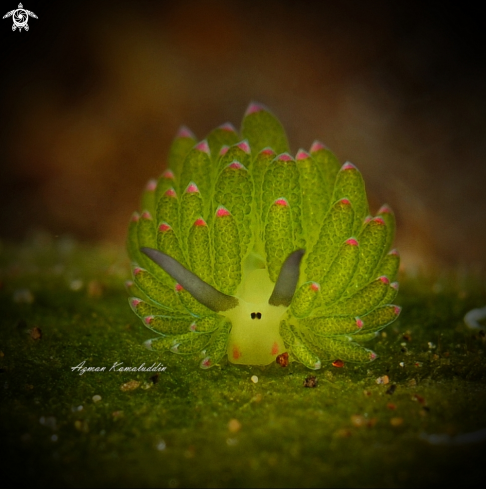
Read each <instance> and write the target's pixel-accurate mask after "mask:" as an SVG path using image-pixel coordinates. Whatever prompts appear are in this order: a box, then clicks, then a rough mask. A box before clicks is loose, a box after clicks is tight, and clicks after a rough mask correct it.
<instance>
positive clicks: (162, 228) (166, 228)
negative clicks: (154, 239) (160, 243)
mask: <svg viewBox="0 0 486 489" xmlns="http://www.w3.org/2000/svg"><path fill="white" fill-rule="evenodd" d="M171 229H172V228H171V226H170V224H167V223H166V222H162V223H161V224H160V226H159V231H160V232H161V233H165V232H167V231H170V230H171Z"/></svg>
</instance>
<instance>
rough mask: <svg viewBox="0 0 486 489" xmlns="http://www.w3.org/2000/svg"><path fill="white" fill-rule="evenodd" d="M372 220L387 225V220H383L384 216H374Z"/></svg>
mask: <svg viewBox="0 0 486 489" xmlns="http://www.w3.org/2000/svg"><path fill="white" fill-rule="evenodd" d="M372 221H373V222H376V224H381V225H382V226H384V225H385V221H384V220H383V218H382V217H374V218H373V219H372Z"/></svg>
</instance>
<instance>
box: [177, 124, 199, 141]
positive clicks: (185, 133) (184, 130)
mask: <svg viewBox="0 0 486 489" xmlns="http://www.w3.org/2000/svg"><path fill="white" fill-rule="evenodd" d="M176 137H177V138H191V139H195V138H194V134H193V132H192V131H191V130H190V129H189V128H188V127H187V126H181V127H180V128H179V130H178V131H177V135H176Z"/></svg>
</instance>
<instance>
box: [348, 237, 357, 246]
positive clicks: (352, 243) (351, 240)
mask: <svg viewBox="0 0 486 489" xmlns="http://www.w3.org/2000/svg"><path fill="white" fill-rule="evenodd" d="M346 244H348V245H350V246H358V241H357V240H356V239H354V238H349V239H347V240H346Z"/></svg>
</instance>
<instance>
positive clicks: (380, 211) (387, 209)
mask: <svg viewBox="0 0 486 489" xmlns="http://www.w3.org/2000/svg"><path fill="white" fill-rule="evenodd" d="M378 214H393V211H392V210H391V207H390V206H389V205H388V204H383V205H382V206H381V207H380V208H379V209H378Z"/></svg>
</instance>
